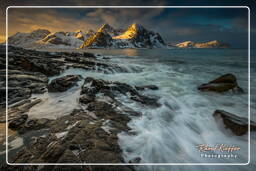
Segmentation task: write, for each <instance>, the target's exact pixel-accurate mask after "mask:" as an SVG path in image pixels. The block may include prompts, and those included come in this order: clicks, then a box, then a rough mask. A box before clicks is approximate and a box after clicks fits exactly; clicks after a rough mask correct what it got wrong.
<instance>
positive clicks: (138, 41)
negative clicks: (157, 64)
mask: <svg viewBox="0 0 256 171" xmlns="http://www.w3.org/2000/svg"><path fill="white" fill-rule="evenodd" d="M99 42H102V43H99ZM165 46H166V45H165V43H164V41H163V39H162V37H161V36H160V34H158V33H155V32H153V31H148V30H146V29H145V28H144V27H143V26H142V25H140V24H132V25H130V26H129V27H128V28H127V30H126V31H121V30H120V29H119V30H116V29H114V28H113V27H111V26H110V25H108V24H104V25H102V26H101V27H100V28H99V29H98V31H97V33H95V34H94V35H93V36H91V37H90V38H88V39H87V40H86V41H85V42H84V43H83V45H82V46H81V47H80V48H105V47H109V48H160V47H165Z"/></svg>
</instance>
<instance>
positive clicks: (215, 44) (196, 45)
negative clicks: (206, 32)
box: [174, 40, 230, 48]
mask: <svg viewBox="0 0 256 171" xmlns="http://www.w3.org/2000/svg"><path fill="white" fill-rule="evenodd" d="M174 46H175V47H179V48H229V47H230V45H229V44H227V43H223V42H220V41H218V40H213V41H209V42H204V43H195V42H192V41H185V42H182V43H178V44H176V45H174Z"/></svg>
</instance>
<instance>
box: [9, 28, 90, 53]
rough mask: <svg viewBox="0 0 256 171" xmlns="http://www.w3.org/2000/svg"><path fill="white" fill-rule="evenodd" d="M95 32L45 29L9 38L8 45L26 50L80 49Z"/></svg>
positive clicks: (17, 34)
mask: <svg viewBox="0 0 256 171" xmlns="http://www.w3.org/2000/svg"><path fill="white" fill-rule="evenodd" d="M94 33H95V32H94V31H92V30H89V31H87V32H85V33H84V32H82V31H81V30H77V31H75V32H52V33H51V32H50V31H49V30H45V29H38V30H34V31H32V32H30V33H19V32H18V33H16V34H15V35H13V36H11V37H9V39H8V44H9V45H13V46H19V47H24V48H37V49H43V48H56V49H57V48H78V47H80V46H81V44H82V43H83V42H84V41H85V40H86V39H87V38H88V37H90V36H91V35H93V34H94Z"/></svg>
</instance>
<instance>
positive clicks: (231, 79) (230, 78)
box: [198, 74, 244, 93]
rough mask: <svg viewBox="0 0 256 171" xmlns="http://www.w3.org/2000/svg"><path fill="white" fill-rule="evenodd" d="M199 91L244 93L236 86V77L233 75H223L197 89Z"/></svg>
mask: <svg viewBox="0 0 256 171" xmlns="http://www.w3.org/2000/svg"><path fill="white" fill-rule="evenodd" d="M198 90H200V91H213V92H218V93H222V92H226V91H229V90H232V91H234V92H239V93H241V92H244V91H243V89H242V88H240V87H239V86H238V84H237V80H236V77H235V76H234V75H233V74H225V75H222V76H220V77H218V78H217V79H215V80H212V81H210V82H208V83H206V84H202V85H200V86H199V87H198Z"/></svg>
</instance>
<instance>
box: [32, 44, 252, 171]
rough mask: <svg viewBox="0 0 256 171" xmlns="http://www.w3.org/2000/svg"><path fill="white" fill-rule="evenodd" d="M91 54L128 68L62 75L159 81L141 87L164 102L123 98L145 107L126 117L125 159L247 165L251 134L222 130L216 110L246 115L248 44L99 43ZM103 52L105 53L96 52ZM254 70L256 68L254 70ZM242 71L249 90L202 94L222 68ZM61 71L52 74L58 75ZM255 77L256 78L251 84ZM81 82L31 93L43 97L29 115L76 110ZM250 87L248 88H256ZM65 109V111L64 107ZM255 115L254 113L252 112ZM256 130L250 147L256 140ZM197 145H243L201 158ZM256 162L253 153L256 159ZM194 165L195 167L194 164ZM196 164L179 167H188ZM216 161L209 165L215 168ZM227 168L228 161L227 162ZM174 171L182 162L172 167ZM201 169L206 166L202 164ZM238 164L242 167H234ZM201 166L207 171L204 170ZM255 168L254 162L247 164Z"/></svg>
mask: <svg viewBox="0 0 256 171" xmlns="http://www.w3.org/2000/svg"><path fill="white" fill-rule="evenodd" d="M88 51H89V52H93V53H97V54H101V55H102V56H105V57H106V56H107V57H109V58H110V59H104V60H106V62H110V63H116V64H118V65H121V66H123V67H125V68H127V69H128V70H130V71H131V72H129V73H118V72H116V73H113V74H104V73H98V72H92V71H85V70H83V69H74V68H73V69H72V68H71V69H68V70H66V71H64V72H63V73H62V74H61V75H59V76H57V77H60V76H63V75H68V74H80V75H82V77H84V78H86V77H89V76H90V77H94V78H101V79H104V80H109V81H120V82H125V83H127V84H130V85H132V86H135V85H136V86H142V85H156V86H158V87H159V90H146V91H144V92H141V93H143V94H145V95H147V96H153V97H157V98H159V100H158V102H159V103H160V104H161V107H159V108H152V107H150V106H145V105H142V104H138V103H136V102H134V101H131V100H129V99H127V98H126V97H123V96H121V97H119V100H121V101H122V102H123V103H124V104H125V105H126V106H128V107H130V108H132V109H133V110H135V111H139V112H141V113H142V116H141V117H133V118H132V119H131V121H130V122H129V123H128V125H129V127H130V128H131V131H132V132H133V134H129V133H125V132H122V133H120V134H119V135H118V137H119V144H120V147H121V149H122V150H123V156H124V158H125V160H126V162H129V161H130V160H132V159H134V158H137V157H139V158H141V161H140V162H141V163H246V162H247V161H248V135H244V136H234V135H233V134H232V133H231V132H230V131H228V130H224V129H221V128H220V127H219V126H218V123H217V122H216V121H215V119H214V117H213V116H212V114H213V112H214V111H215V110H216V109H221V110H225V111H227V112H230V113H234V114H236V115H238V116H241V117H248V92H249V89H248V76H249V74H248V52H247V50H246V49H123V50H121V49H119V50H114V49H105V50H100V49H98V50H97V49H94V50H88ZM99 58H100V57H99ZM251 72H252V73H251V74H252V75H253V74H255V70H254V69H253V68H251ZM226 73H232V74H234V75H235V76H236V77H237V81H238V84H239V86H240V87H242V88H243V89H244V91H245V92H246V93H245V94H233V93H231V92H228V93H224V94H217V93H210V92H200V91H198V90H197V87H198V86H199V85H200V84H202V83H207V82H208V81H210V80H213V79H215V78H217V77H219V76H221V75H223V74H226ZM54 78H56V77H52V78H50V80H51V79H54ZM254 83H255V81H254V80H251V84H254ZM81 85H82V81H80V82H79V84H78V86H77V87H74V88H72V89H70V90H68V91H67V92H64V93H46V94H44V95H34V96H35V97H37V98H41V99H43V103H41V104H40V103H39V104H38V105H35V106H34V107H33V108H32V109H31V110H30V112H29V116H30V117H31V118H33V117H35V118H38V117H49V118H57V117H60V116H61V115H62V114H67V113H68V112H69V111H72V110H73V109H74V108H79V107H80V106H79V104H78V98H79V94H80V86H81ZM255 90H256V89H255V88H254V87H251V92H256V91H255ZM255 104H256V99H255V98H254V97H252V98H251V108H250V109H251V120H254V121H256V117H255V115H254V114H255V110H256V109H255ZM67 111H68V112H67ZM253 113H254V114H253ZM255 137H256V136H255V134H254V133H252V138H251V145H252V146H253V145H255V144H256V138H255ZM199 144H206V145H209V146H214V145H216V144H227V145H234V146H238V147H240V148H241V149H240V150H239V151H238V152H235V153H236V154H238V157H237V158H206V157H202V156H201V153H200V152H199V151H198V148H197V147H196V146H197V145H199ZM254 160H255V159H254ZM191 167H192V166H191ZM191 167H188V166H187V167H185V166H184V167H182V169H185V170H186V169H187V170H190V169H191ZM216 167H217V166H214V167H210V168H212V169H213V170H215V169H216ZM225 167H230V166H225ZM172 168H173V169H174V170H177V169H180V168H181V167H179V168H178V167H175V166H173V167H172ZM200 168H203V167H200ZM236 168H237V170H239V169H241V167H238V166H237V167H236ZM137 169H138V170H169V168H167V167H164V166H162V167H157V166H140V167H138V168H137ZM202 170H204V169H202ZM248 170H250V167H248Z"/></svg>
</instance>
